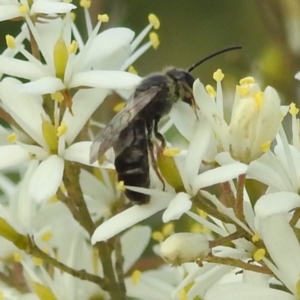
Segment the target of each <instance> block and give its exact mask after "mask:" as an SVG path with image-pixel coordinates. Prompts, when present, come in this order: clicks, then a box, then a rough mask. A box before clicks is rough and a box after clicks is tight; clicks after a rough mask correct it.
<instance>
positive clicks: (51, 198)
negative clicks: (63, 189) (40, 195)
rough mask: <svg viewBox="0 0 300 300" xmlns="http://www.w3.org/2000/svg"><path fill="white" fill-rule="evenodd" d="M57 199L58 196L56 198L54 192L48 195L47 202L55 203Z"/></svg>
mask: <svg viewBox="0 0 300 300" xmlns="http://www.w3.org/2000/svg"><path fill="white" fill-rule="evenodd" d="M57 201H58V198H57V195H56V194H55V195H53V196H52V197H50V198H49V199H48V201H47V202H48V203H55V202H57Z"/></svg>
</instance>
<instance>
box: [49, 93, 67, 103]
mask: <svg viewBox="0 0 300 300" xmlns="http://www.w3.org/2000/svg"><path fill="white" fill-rule="evenodd" d="M51 99H52V100H55V101H57V102H59V103H61V102H63V101H64V100H65V97H64V95H63V94H62V93H61V92H55V93H53V94H51Z"/></svg>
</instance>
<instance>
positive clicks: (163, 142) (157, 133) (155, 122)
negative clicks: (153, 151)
mask: <svg viewBox="0 0 300 300" xmlns="http://www.w3.org/2000/svg"><path fill="white" fill-rule="evenodd" d="M159 120H160V118H156V119H154V135H155V137H156V138H157V139H158V140H159V141H160V142H161V147H162V148H163V149H165V148H166V140H165V138H164V137H163V135H162V134H161V133H160V132H159V131H158V122H159Z"/></svg>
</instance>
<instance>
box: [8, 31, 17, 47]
mask: <svg viewBox="0 0 300 300" xmlns="http://www.w3.org/2000/svg"><path fill="white" fill-rule="evenodd" d="M5 41H6V46H7V47H8V48H10V49H15V48H16V42H15V38H14V37H13V36H12V35H10V34H7V35H6V36H5Z"/></svg>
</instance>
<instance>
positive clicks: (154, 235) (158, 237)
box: [152, 231, 164, 242]
mask: <svg viewBox="0 0 300 300" xmlns="http://www.w3.org/2000/svg"><path fill="white" fill-rule="evenodd" d="M152 239H153V240H154V241H156V242H162V241H163V240H164V235H163V233H162V232H161V231H153V232H152Z"/></svg>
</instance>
